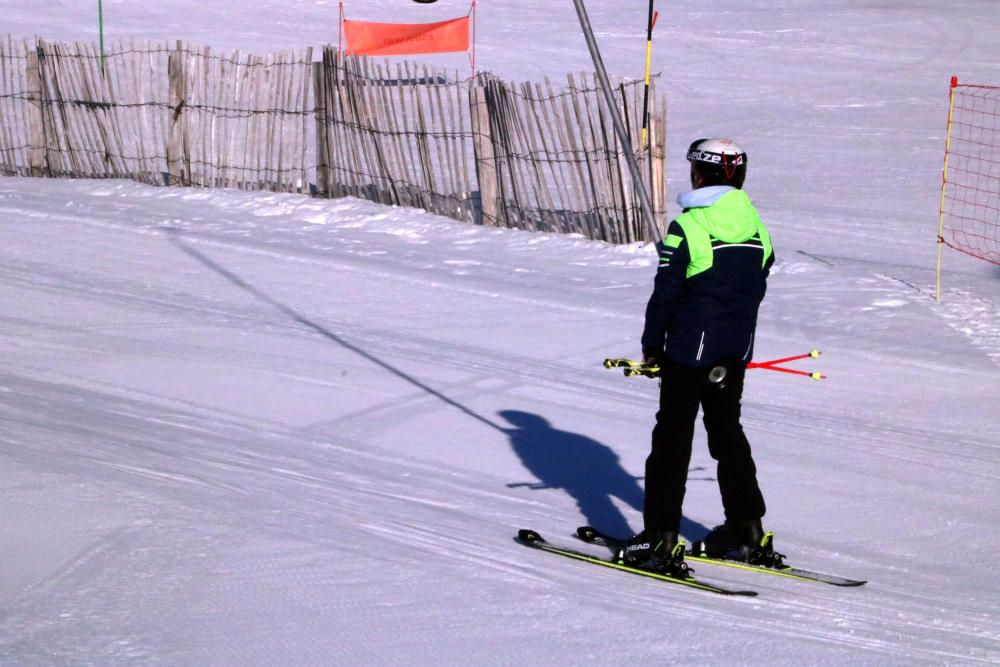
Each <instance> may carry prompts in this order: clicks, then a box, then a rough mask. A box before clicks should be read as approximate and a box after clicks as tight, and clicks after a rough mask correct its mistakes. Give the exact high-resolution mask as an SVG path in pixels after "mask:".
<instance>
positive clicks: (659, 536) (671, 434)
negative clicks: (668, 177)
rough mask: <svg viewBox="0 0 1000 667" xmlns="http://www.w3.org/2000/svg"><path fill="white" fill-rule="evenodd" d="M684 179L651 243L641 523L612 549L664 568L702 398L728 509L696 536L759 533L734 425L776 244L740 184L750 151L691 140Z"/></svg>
mask: <svg viewBox="0 0 1000 667" xmlns="http://www.w3.org/2000/svg"><path fill="white" fill-rule="evenodd" d="M687 159H688V161H689V162H690V163H691V187H692V190H691V191H689V192H684V193H682V194H680V195H679V196H678V198H677V202H678V203H679V204H680V206H681V207H682V208H683V209H684V211H683V213H681V215H679V216H678V217H677V218H676V219H675V220H674V221H672V222H671V223H670V227H669V229H668V230H667V236H666V238H665V239H664V241H663V243H662V244H661V245H660V246H659V247H658V248H657V250H658V252H659V266H658V268H657V271H656V277H655V280H654V286H653V294H652V296H651V297H650V299H649V303H648V305H647V307H646V321H645V329H644V331H643V334H642V350H643V359H644V361H645V362H646V363H647V364H656V365H658V366H659V367H660V368H661V369H662V370H661V374H660V409H659V411H658V412H657V414H656V425H655V427H654V428H653V436H652V451H651V453H650V454H649V457H648V458H647V459H646V488H645V500H644V509H643V521H644V524H645V525H644V530H643V531H642V532H640V533H639V534H638V535H635V536H634V537H632V538H631V539H630V540H629V542H628V545H627V546H626V547H625V548H624V549H623V550H622V552H621V554H620V557H621V558H623V559H624V560H625V561H626V562H628V563H630V564H652V565H658V566H661V567H666V568H669V566H670V564H671V563H675V564H676V563H678V562H679V560H680V558H681V555H680V553H681V552H680V550H679V549H677V550H676V552H675V547H676V545H677V543H678V529H679V526H680V520H681V504H682V502H683V499H684V491H685V485H686V483H687V474H688V465H689V463H690V459H691V442H692V439H693V437H694V425H695V420H696V418H697V416H698V408H699V406H700V407H701V408H702V410H703V411H704V417H703V421H704V424H705V430H706V431H707V434H708V449H709V452H710V454H711V456H712V458H714V459H716V461H717V462H718V480H719V489H720V491H721V493H722V504H723V506H724V508H725V516H726V520H725V523H723V524H722V525H721V526H716V527H715V528H714V529H712V531H711V532H709V534H708V535H707V536H706V537H705V539H704V545H703V548H704V551H705V552H706V553H707V554H708V555H712V556H721V555H724V554H726V553H730V552H733V551H742V553H743V554H744V555H745V554H746V553H748V550H751V549H753V548H754V547H756V546H758V545H759V544H760V541H761V539H762V538H763V528H762V526H761V517H762V516H764V511H765V506H764V498H763V496H762V495H761V492H760V488H759V487H758V485H757V469H756V466H755V465H754V461H753V457H752V456H751V453H750V444H749V443H748V442H747V439H746V436H745V435H744V433H743V428H742V426H741V425H740V399H741V397H742V394H743V377H744V373H745V372H746V366H747V363H748V362H749V361H750V359H751V357H752V354H753V340H754V330H755V328H756V325H757V309H758V307H759V306H760V302H761V300H762V299H763V298H764V292H765V289H766V281H767V276H768V272H769V270H770V268H771V265H772V264H773V263H774V254H773V251H772V248H771V240H770V237H769V235H768V233H767V230H766V229H765V228H764V225H763V224H762V223H761V221H760V217H759V216H758V214H757V211H756V210H755V209H754V207H753V205H752V204H751V203H750V200H749V199H748V198H747V196H746V194H745V193H744V192H743V190H742V188H743V181H744V179H745V178H746V169H747V155H746V153H745V152H744V151H743V149H741V148H740V147H739V146H738V145H737V144H736V143H735V142H733V141H732V140H730V139H699V140H697V141H695V142H694V143H692V144H691V146H690V148H689V149H688V153H687Z"/></svg>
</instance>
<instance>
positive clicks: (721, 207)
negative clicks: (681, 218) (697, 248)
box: [677, 185, 760, 243]
mask: <svg viewBox="0 0 1000 667" xmlns="http://www.w3.org/2000/svg"><path fill="white" fill-rule="evenodd" d="M677 203H678V204H680V205H681V206H683V207H684V208H685V209H687V215H688V216H689V217H691V218H692V219H694V220H696V221H697V222H698V224H699V225H701V226H702V227H704V228H705V230H706V231H707V232H708V233H709V234H711V235H712V236H714V237H715V238H717V239H719V240H720V241H724V242H726V243H740V242H742V241H746V240H747V239H749V238H750V237H751V236H753V235H754V234H755V233H756V232H757V227H758V225H760V216H759V215H758V214H757V211H756V209H754V207H753V204H751V203H750V198H749V197H747V195H746V193H745V192H743V191H742V190H737V189H736V188H732V187H729V186H728V185H714V186H711V187H707V188H699V189H697V190H691V191H689V192H683V193H681V194H680V195H678V197H677Z"/></svg>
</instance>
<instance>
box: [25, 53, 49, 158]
mask: <svg viewBox="0 0 1000 667" xmlns="http://www.w3.org/2000/svg"><path fill="white" fill-rule="evenodd" d="M25 55H26V56H27V78H28V90H27V91H26V92H27V97H28V173H29V174H30V175H31V176H46V175H48V172H49V169H48V162H49V158H48V145H47V143H46V141H45V111H44V110H43V108H42V105H43V103H44V96H43V93H42V72H41V62H40V60H41V59H42V58H43V57H44V54H43V52H42V48H41V46H40V45H39V44H38V43H37V42H31V43H30V48H28V51H27V53H26V54H25Z"/></svg>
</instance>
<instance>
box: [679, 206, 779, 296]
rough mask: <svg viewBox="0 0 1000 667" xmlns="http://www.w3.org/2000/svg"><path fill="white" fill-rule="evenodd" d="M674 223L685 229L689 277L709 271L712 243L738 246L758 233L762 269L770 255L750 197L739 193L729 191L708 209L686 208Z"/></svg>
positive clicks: (712, 254) (767, 236)
mask: <svg viewBox="0 0 1000 667" xmlns="http://www.w3.org/2000/svg"><path fill="white" fill-rule="evenodd" d="M676 221H677V223H678V224H679V225H680V226H681V228H682V229H683V230H684V236H685V237H686V239H687V242H688V251H689V252H690V255H691V262H690V263H689V264H688V268H687V277H688V278H690V277H691V276H696V275H698V274H699V273H702V272H704V271H707V270H708V269H710V268H712V264H713V260H714V253H713V252H712V241H713V240H718V241H722V242H723V243H726V244H738V243H744V242H746V241H749V240H750V239H752V238H754V237H755V236H757V235H758V234H759V238H760V242H761V244H762V245H763V246H764V258H763V260H762V263H761V266H763V264H764V263H766V262H767V260H768V258H769V257H770V256H771V253H772V248H771V237H770V236H769V235H768V233H767V229H765V228H764V224H763V223H762V222H761V220H760V215H758V213H757V210H756V209H755V208H754V207H753V204H751V203H750V198H749V197H747V195H746V193H745V192H743V191H742V190H730V191H729V192H727V193H726V194H724V195H722V196H721V197H719V198H718V199H717V200H716V201H715V203H714V204H712V205H711V206H706V207H703V208H691V209H688V210H687V211H685V212H684V213H682V214H681V215H679V216H678V217H677V220H676Z"/></svg>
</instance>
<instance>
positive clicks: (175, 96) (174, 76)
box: [167, 42, 191, 185]
mask: <svg viewBox="0 0 1000 667" xmlns="http://www.w3.org/2000/svg"><path fill="white" fill-rule="evenodd" d="M186 55H187V52H186V50H185V48H184V46H183V44H182V43H181V42H177V47H176V48H175V49H174V50H173V51H171V52H170V55H169V56H168V58H167V77H168V79H169V82H170V108H171V110H172V111H171V114H170V132H169V133H168V135H167V174H168V175H169V176H168V177H169V183H170V184H173V185H187V184H188V182H189V179H190V175H191V174H190V167H189V166H188V165H187V162H188V155H187V123H186V122H185V116H184V104H185V101H186V99H187V87H186V77H185V71H184V63H185V59H186Z"/></svg>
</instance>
